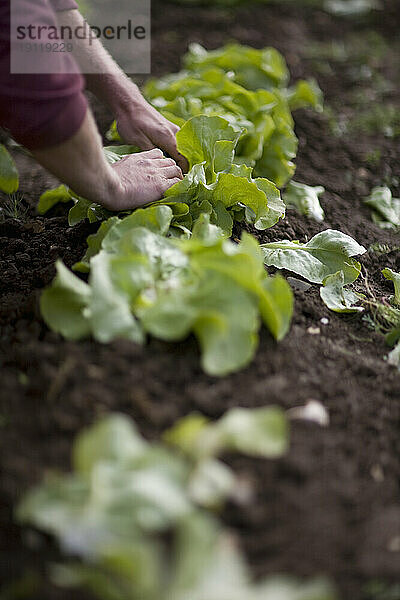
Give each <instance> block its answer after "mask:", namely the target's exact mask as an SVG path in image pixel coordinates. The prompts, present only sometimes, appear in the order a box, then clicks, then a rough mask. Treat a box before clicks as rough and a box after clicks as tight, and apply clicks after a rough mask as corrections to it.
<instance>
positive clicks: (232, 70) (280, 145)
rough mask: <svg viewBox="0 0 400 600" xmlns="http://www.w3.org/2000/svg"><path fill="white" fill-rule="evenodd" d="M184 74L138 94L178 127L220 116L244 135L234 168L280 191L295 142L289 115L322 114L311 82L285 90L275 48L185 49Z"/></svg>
mask: <svg viewBox="0 0 400 600" xmlns="http://www.w3.org/2000/svg"><path fill="white" fill-rule="evenodd" d="M183 63H184V70H183V71H181V72H180V73H176V74H173V75H167V76H166V77H161V78H160V79H157V80H150V81H149V82H148V83H147V84H146V86H145V88H144V93H145V95H146V96H147V98H148V99H149V101H150V102H152V103H153V104H154V106H155V107H156V108H158V110H160V112H162V113H163V114H164V115H165V116H166V117H167V118H169V119H171V120H172V121H174V122H175V123H177V124H178V125H182V124H183V123H184V121H185V120H187V119H188V118H190V117H192V116H194V115H198V114H207V115H220V116H222V117H224V118H226V119H227V120H228V121H229V122H230V123H231V124H232V125H236V126H237V127H239V128H243V129H244V131H243V133H242V135H241V138H240V140H239V143H238V148H237V156H236V162H241V163H244V164H246V165H248V166H251V167H254V169H255V174H256V175H257V176H262V177H267V178H268V179H270V180H271V181H273V182H274V183H275V184H276V185H277V186H278V187H282V186H283V185H284V184H285V183H286V182H287V181H288V179H290V177H291V176H292V175H293V173H294V169H295V167H294V164H293V162H292V161H293V158H294V157H295V156H296V152H297V138H296V136H295V134H294V131H293V118H292V115H291V111H292V110H295V109H297V108H302V107H306V106H312V107H313V108H314V109H316V110H319V111H320V110H322V92H321V90H320V89H319V87H318V85H317V83H316V82H315V81H314V80H310V81H304V80H302V81H299V82H297V84H296V85H295V86H294V87H292V88H287V84H288V80H289V71H288V68H287V65H286V63H285V60H284V58H283V56H282V55H281V54H280V53H279V52H278V51H277V50H276V49H275V48H265V49H264V50H256V49H255V48H250V47H248V46H243V45H239V44H228V45H227V46H224V47H223V48H220V49H218V50H212V51H209V52H207V51H206V50H205V49H204V48H203V47H202V46H200V45H199V44H191V45H190V46H189V52H188V53H187V54H186V56H185V57H184V59H183Z"/></svg>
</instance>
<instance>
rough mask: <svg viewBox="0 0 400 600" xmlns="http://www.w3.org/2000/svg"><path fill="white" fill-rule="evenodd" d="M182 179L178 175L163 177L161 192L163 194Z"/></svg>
mask: <svg viewBox="0 0 400 600" xmlns="http://www.w3.org/2000/svg"><path fill="white" fill-rule="evenodd" d="M179 182H180V179H179V178H178V177H174V178H173V179H163V180H162V183H161V192H162V194H165V192H166V191H167V190H169V188H171V187H172V186H173V185H175V184H176V183H179Z"/></svg>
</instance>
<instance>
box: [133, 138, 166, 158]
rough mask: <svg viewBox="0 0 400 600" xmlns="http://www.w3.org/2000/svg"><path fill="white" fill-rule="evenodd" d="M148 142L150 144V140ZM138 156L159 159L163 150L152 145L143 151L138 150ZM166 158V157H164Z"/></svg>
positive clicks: (162, 156)
mask: <svg viewBox="0 0 400 600" xmlns="http://www.w3.org/2000/svg"><path fill="white" fill-rule="evenodd" d="M149 144H151V142H149ZM140 156H141V157H143V158H159V159H163V158H165V157H164V154H163V151H162V150H160V148H156V147H155V146H154V145H152V148H151V149H149V150H147V151H145V152H140ZM165 160H167V159H165Z"/></svg>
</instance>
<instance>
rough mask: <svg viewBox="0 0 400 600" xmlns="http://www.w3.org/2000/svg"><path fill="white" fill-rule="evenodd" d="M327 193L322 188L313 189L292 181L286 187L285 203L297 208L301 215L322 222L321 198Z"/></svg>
mask: <svg viewBox="0 0 400 600" xmlns="http://www.w3.org/2000/svg"><path fill="white" fill-rule="evenodd" d="M324 192H325V188H323V187H322V186H320V185H319V186H316V187H312V186H310V185H306V184H305V183H299V182H298V181H293V180H292V181H290V182H289V183H288V185H287V186H286V189H285V193H284V195H283V201H284V202H285V203H286V205H287V206H293V207H295V208H296V209H297V210H298V211H299V213H300V214H302V215H306V216H307V217H310V218H312V219H314V220H315V221H318V222H319V223H320V222H322V221H323V220H324V218H325V215H324V211H323V210H322V207H321V205H320V203H319V198H318V197H319V196H320V195H321V194H323V193H324Z"/></svg>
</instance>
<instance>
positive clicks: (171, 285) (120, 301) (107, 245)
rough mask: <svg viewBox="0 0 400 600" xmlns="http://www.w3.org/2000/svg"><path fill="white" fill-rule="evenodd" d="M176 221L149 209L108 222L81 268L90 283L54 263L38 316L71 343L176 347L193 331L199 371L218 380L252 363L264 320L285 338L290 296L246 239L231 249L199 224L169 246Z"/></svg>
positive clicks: (202, 220)
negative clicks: (157, 342) (118, 341)
mask: <svg viewBox="0 0 400 600" xmlns="http://www.w3.org/2000/svg"><path fill="white" fill-rule="evenodd" d="M172 218H173V212H172V210H171V208H170V207H168V206H152V207H149V208H147V209H140V210H137V211H135V212H134V213H133V214H132V215H130V216H129V217H126V218H125V219H122V220H119V219H118V218H117V217H113V218H112V220H111V222H110V223H107V222H105V223H104V224H103V226H102V228H101V230H100V231H99V232H98V234H96V236H95V237H93V238H92V239H91V240H90V242H91V243H90V245H89V250H88V253H87V255H86V258H85V259H84V260H83V261H81V263H80V264H78V265H77V268H79V269H81V270H87V268H90V275H89V283H88V284H87V283H84V282H83V281H82V280H81V279H79V278H78V277H77V276H75V275H73V274H72V273H71V272H70V271H69V270H68V269H67V268H66V267H65V266H64V265H63V264H62V263H61V262H59V263H58V264H57V277H56V279H55V280H54V282H53V284H52V286H51V287H50V288H48V289H47V290H45V291H44V292H43V294H42V298H41V311H42V315H43V317H44V319H45V321H46V323H47V324H48V325H49V327H51V328H52V329H53V330H55V331H57V332H60V333H61V334H62V335H63V336H64V337H66V338H68V339H81V338H83V337H86V336H88V335H93V336H94V338H95V339H97V340H98V341H101V342H109V341H111V340H112V339H114V338H118V337H120V338H127V339H130V340H132V341H135V342H138V343H142V342H143V341H144V337H145V334H146V333H149V334H151V335H153V336H155V337H157V338H159V339H162V340H166V341H177V340H182V339H184V338H186V337H187V336H188V334H189V333H190V332H191V331H192V332H193V333H194V334H195V336H196V337H197V339H198V340H199V343H200V346H201V349H202V365H203V368H204V369H205V371H206V372H207V373H209V374H212V375H224V374H226V373H229V372H231V371H234V370H236V369H239V368H241V367H243V366H245V365H246V364H248V363H249V361H250V360H251V359H252V357H253V355H254V352H255V350H256V347H257V331H258V328H259V320H260V318H261V319H262V320H263V322H264V323H265V325H266V326H267V327H268V328H269V330H270V331H271V333H272V334H273V336H274V337H275V338H276V339H278V340H279V339H281V338H282V337H283V336H284V335H285V334H286V333H287V331H288V328H289V324H290V319H291V315H292V310H293V298H292V293H291V290H290V287H289V285H288V284H287V282H286V281H285V280H284V279H283V278H282V277H280V276H279V275H278V276H275V277H269V276H268V275H267V273H266V272H265V270H264V266H263V256H262V253H261V250H260V248H259V245H258V244H257V242H256V241H255V240H254V238H252V237H251V236H250V235H249V234H246V233H244V234H243V236H242V240H241V242H240V243H239V244H235V243H233V242H231V241H230V240H227V239H225V236H224V234H223V232H222V230H221V229H220V228H218V227H216V226H215V225H212V224H210V222H209V216H208V215H205V214H203V215H201V216H200V217H199V219H198V220H197V221H196V223H195V225H194V228H193V235H192V236H191V238H190V239H187V240H186V239H174V238H167V237H166V233H167V232H168V230H169V226H170V224H171V221H172Z"/></svg>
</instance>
